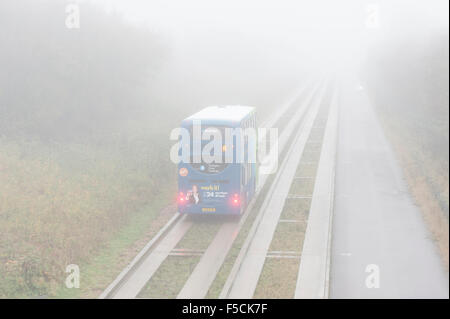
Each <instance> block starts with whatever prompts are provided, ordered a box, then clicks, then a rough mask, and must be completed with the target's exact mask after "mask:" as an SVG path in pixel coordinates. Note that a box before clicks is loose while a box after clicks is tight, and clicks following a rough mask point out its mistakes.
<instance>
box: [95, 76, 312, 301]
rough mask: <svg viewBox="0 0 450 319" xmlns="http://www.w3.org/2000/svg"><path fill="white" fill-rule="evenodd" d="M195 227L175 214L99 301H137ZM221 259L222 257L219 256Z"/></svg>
mask: <svg viewBox="0 0 450 319" xmlns="http://www.w3.org/2000/svg"><path fill="white" fill-rule="evenodd" d="M308 87H309V85H304V86H302V87H300V88H299V90H297V91H296V92H295V93H294V94H293V96H292V97H291V98H290V99H289V100H288V101H287V102H286V103H285V104H283V105H282V106H281V107H280V108H279V109H278V111H277V112H275V114H274V115H273V116H272V117H270V118H269V119H268V120H266V121H265V122H264V123H263V124H262V125H263V126H264V127H267V128H270V127H272V126H273V125H275V123H276V122H277V121H278V120H279V119H280V118H281V116H282V115H283V114H285V113H286V111H287V110H288V109H289V107H290V106H291V105H292V103H293V102H295V100H296V99H297V98H298V97H299V96H300V95H301V94H302V93H303V92H304V91H306V90H307V88H308ZM291 122H292V121H291ZM260 186H261V185H260ZM244 221H245V218H242V219H241V221H240V222H239V223H233V222H231V223H230V222H226V223H224V225H223V226H222V227H221V229H220V230H219V234H218V236H221V237H222V238H223V236H225V235H224V232H225V233H226V234H228V233H230V232H231V231H232V230H234V231H236V227H237V226H238V225H242V223H243V222H244ZM192 224H193V223H192V221H190V220H189V218H188V216H180V214H179V213H176V214H175V215H174V216H173V217H172V218H171V219H170V220H169V221H168V222H167V224H166V225H165V226H164V227H163V228H162V229H161V230H160V231H159V232H158V233H157V234H156V235H155V236H154V237H153V238H152V239H151V240H150V241H149V242H148V243H147V244H146V245H145V247H144V248H143V249H142V250H141V251H140V252H139V254H138V255H137V256H136V257H135V258H134V259H133V260H132V261H131V262H130V264H128V265H127V267H125V269H124V270H123V271H122V272H121V273H120V274H119V275H118V276H117V277H116V279H115V280H114V281H113V282H112V283H111V284H110V285H109V286H108V287H107V288H106V289H105V290H104V291H103V292H102V294H101V295H100V296H99V298H100V299H105V298H136V297H137V295H138V294H139V292H140V291H141V290H142V288H143V287H144V286H145V284H146V283H147V282H148V281H149V280H150V279H151V277H152V276H153V275H154V273H155V272H156V270H157V269H158V268H159V267H160V266H161V264H162V263H163V262H164V260H165V259H166V258H167V257H168V256H169V255H170V254H171V252H172V251H173V250H174V248H175V247H176V245H177V244H178V242H179V241H180V240H181V239H182V238H183V236H184V235H185V234H186V233H187V231H188V230H189V229H190V227H191V226H192ZM239 228H240V226H239ZM230 229H231V230H230ZM238 230H239V229H237V231H238ZM216 237H217V236H216ZM223 249H226V247H224V248H223ZM220 251H223V250H220ZM220 251H218V252H220ZM218 256H219V257H220V254H219V255H218ZM212 258H214V260H215V261H216V263H217V262H218V261H219V260H220V259H219V260H216V259H215V257H214V256H212ZM218 267H220V265H219V264H217V265H216V267H215V268H218ZM215 268H213V269H215ZM200 269H201V268H200ZM205 294H206V292H205Z"/></svg>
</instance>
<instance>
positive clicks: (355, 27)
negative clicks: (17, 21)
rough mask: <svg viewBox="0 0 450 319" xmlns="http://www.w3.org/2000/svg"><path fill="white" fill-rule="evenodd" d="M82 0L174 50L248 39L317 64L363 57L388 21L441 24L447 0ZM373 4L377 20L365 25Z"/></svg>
mask: <svg viewBox="0 0 450 319" xmlns="http://www.w3.org/2000/svg"><path fill="white" fill-rule="evenodd" d="M87 1H92V2H95V3H99V4H101V5H103V6H104V7H105V8H106V10H109V11H118V12H120V13H122V14H124V15H125V16H126V17H127V19H128V20H129V21H131V22H132V23H135V24H138V25H144V26H148V27H149V28H151V29H152V30H153V31H154V32H155V33H157V34H162V35H164V36H166V37H167V38H168V39H170V41H171V43H172V45H173V46H174V47H176V48H177V50H176V51H177V52H178V53H183V54H184V53H189V54H200V55H202V54H203V55H205V56H207V55H208V54H209V55H211V54H216V53H219V51H220V53H222V54H223V53H224V52H225V54H226V52H228V51H229V52H230V53H233V47H235V48H237V47H246V46H248V47H252V48H254V49H260V50H263V51H264V52H265V54H266V55H268V56H270V55H272V57H274V58H275V57H279V56H280V52H284V55H286V56H290V57H291V58H292V57H295V56H296V55H299V54H300V56H301V57H308V59H310V61H311V62H312V63H314V64H316V65H320V66H321V67H324V68H328V67H329V66H330V63H331V64H336V61H339V62H341V61H348V60H352V61H355V60H357V59H358V58H357V57H363V56H364V52H365V50H367V46H368V45H369V44H370V43H372V42H373V41H377V39H379V38H385V37H387V36H389V35H391V34H392V32H393V31H392V30H393V28H395V30H396V32H399V33H401V36H402V37H403V36H404V34H405V33H409V34H410V35H412V36H414V34H417V33H424V32H425V33H426V32H430V31H432V32H436V30H443V29H446V28H448V6H449V3H448V1H446V0H431V1H411V0H396V1H392V0H390V1H386V0H384V1H368V0H366V1H364V0H345V1H330V0H319V1H298V0H284V1H274V0H247V1H241V0H227V1H218V0H189V1H186V0H150V1H148V0H127V1H124V0H87ZM373 4H375V5H376V6H378V10H379V11H378V12H379V13H378V19H379V28H376V29H367V28H366V21H367V16H368V10H370V9H369V8H370V6H371V5H373ZM294 59H295V58H294ZM269 60H270V58H269ZM327 61H328V62H330V63H327Z"/></svg>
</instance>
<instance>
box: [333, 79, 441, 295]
mask: <svg viewBox="0 0 450 319" xmlns="http://www.w3.org/2000/svg"><path fill="white" fill-rule="evenodd" d="M358 87H359V83H358V82H356V81H355V80H353V79H345V82H343V87H342V91H341V92H342V94H341V112H340V118H339V134H338V136H339V138H338V153H337V163H336V165H337V166H336V185H335V186H336V191H335V205H334V207H335V208H334V217H333V236H332V239H333V245H332V258H331V272H330V297H331V298H448V296H449V295H448V289H449V287H448V272H445V271H444V269H443V267H442V263H441V261H440V258H439V255H438V251H437V248H436V247H435V245H434V243H433V241H432V239H431V235H430V233H429V232H428V230H427V229H426V226H425V224H424V221H423V217H422V215H421V212H420V211H419V209H418V207H417V206H415V204H414V199H413V198H412V196H411V195H410V194H409V192H408V188H407V185H406V182H405V181H404V179H403V177H402V170H401V167H400V165H399V163H398V162H397V160H396V159H395V156H394V152H393V150H392V149H391V147H390V145H389V143H388V141H387V139H386V136H385V135H384V132H383V130H382V128H381V126H380V124H379V122H378V119H377V116H376V114H375V112H374V110H373V109H372V107H371V105H370V102H369V99H368V96H367V94H366V92H365V91H364V90H363V89H361V88H359V89H358ZM375 277H378V278H375ZM373 280H375V281H373Z"/></svg>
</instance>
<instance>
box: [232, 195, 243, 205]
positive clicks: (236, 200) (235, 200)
mask: <svg viewBox="0 0 450 319" xmlns="http://www.w3.org/2000/svg"><path fill="white" fill-rule="evenodd" d="M240 203H241V199H240V198H239V195H238V194H234V195H233V198H232V199H231V204H233V206H239V205H240Z"/></svg>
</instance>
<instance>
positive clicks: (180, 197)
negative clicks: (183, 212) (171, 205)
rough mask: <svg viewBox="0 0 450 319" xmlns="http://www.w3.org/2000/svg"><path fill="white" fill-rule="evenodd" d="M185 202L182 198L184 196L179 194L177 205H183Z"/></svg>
mask: <svg viewBox="0 0 450 319" xmlns="http://www.w3.org/2000/svg"><path fill="white" fill-rule="evenodd" d="M185 201H186V199H185V198H184V194H183V193H182V192H180V194H179V195H178V203H180V204H184V203H185Z"/></svg>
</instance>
